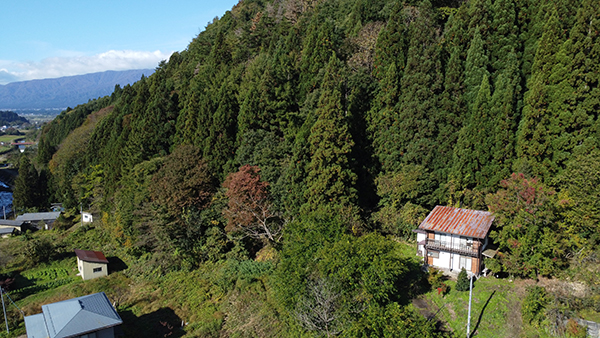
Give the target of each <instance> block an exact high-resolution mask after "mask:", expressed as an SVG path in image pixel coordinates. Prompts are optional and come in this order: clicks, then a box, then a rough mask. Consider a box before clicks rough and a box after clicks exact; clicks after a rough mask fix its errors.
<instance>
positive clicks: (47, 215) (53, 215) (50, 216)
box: [17, 211, 60, 222]
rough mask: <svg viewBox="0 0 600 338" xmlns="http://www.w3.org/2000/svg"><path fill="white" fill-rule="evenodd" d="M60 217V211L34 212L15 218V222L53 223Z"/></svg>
mask: <svg viewBox="0 0 600 338" xmlns="http://www.w3.org/2000/svg"><path fill="white" fill-rule="evenodd" d="M58 216H60V211H55V212H35V213H29V214H23V215H19V216H17V221H21V222H36V221H42V220H43V221H53V220H55V219H57V218H58Z"/></svg>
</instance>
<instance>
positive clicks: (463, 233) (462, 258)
mask: <svg viewBox="0 0 600 338" xmlns="http://www.w3.org/2000/svg"><path fill="white" fill-rule="evenodd" d="M493 221H494V216H493V215H492V213H490V212H487V211H479V210H469V209H460V208H453V207H444V206H439V205H438V206H436V207H435V208H434V209H433V210H432V211H431V212H430V213H429V215H428V216H427V217H426V218H425V220H424V221H423V222H422V223H421V225H419V228H418V229H417V230H415V232H416V233H417V255H418V256H421V257H423V260H424V262H425V263H426V264H427V265H429V266H434V267H438V268H442V269H447V270H450V271H452V270H460V269H462V268H465V270H467V272H471V273H473V274H475V275H479V274H480V273H481V271H482V269H483V251H484V250H485V249H486V247H487V245H488V233H489V231H490V227H491V225H492V222H493Z"/></svg>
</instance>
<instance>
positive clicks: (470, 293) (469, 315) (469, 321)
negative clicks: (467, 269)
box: [467, 275, 473, 338]
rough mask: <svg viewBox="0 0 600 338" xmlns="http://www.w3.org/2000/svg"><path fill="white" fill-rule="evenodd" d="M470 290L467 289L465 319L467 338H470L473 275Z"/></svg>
mask: <svg viewBox="0 0 600 338" xmlns="http://www.w3.org/2000/svg"><path fill="white" fill-rule="evenodd" d="M470 281H471V283H470V288H469V314H468V318H467V338H469V337H470V333H471V297H472V296H473V275H471V279H470Z"/></svg>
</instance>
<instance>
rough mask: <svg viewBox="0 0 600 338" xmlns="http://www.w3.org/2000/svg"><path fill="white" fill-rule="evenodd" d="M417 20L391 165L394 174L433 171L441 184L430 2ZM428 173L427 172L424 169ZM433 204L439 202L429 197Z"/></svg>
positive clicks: (438, 84)
mask: <svg viewBox="0 0 600 338" xmlns="http://www.w3.org/2000/svg"><path fill="white" fill-rule="evenodd" d="M414 10H415V11H416V15H417V17H416V18H414V21H413V22H412V23H411V24H410V26H409V28H408V29H409V32H410V35H411V36H412V37H413V38H412V39H411V40H410V42H409V48H408V56H407V63H406V69H405V71H404V76H403V78H402V81H401V92H402V96H401V98H400V102H399V104H398V107H397V111H398V115H397V117H396V119H395V121H394V124H393V126H392V128H393V129H394V131H393V133H392V135H393V137H394V138H393V140H392V141H393V142H390V144H391V145H392V147H393V148H392V149H390V150H389V153H390V159H389V161H388V162H389V163H393V164H392V168H391V169H390V170H392V171H398V170H401V167H402V166H403V165H405V164H416V165H422V166H424V167H425V168H426V169H428V170H429V171H430V172H433V174H434V175H435V176H438V177H437V178H435V177H434V178H432V180H434V181H436V180H437V181H438V182H439V180H440V179H441V177H443V171H442V170H437V171H436V169H440V167H442V166H443V165H445V164H442V163H440V162H437V160H439V157H437V153H436V152H437V151H438V147H437V145H436V136H437V133H438V129H439V127H440V124H441V123H445V122H444V121H439V116H438V95H439V94H440V92H441V90H442V84H443V83H442V81H443V78H442V75H441V61H440V52H441V50H440V36H439V34H438V33H439V31H438V30H437V29H436V26H435V23H436V20H435V16H434V12H433V9H432V8H431V3H430V2H429V1H423V3H422V4H421V6H419V7H418V9H414ZM425 171H427V170H425ZM430 198H431V200H430V203H432V204H433V203H436V202H435V201H434V199H435V197H433V195H431V196H430Z"/></svg>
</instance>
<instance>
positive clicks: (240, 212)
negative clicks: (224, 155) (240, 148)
mask: <svg viewBox="0 0 600 338" xmlns="http://www.w3.org/2000/svg"><path fill="white" fill-rule="evenodd" d="M223 187H224V188H225V189H227V190H226V192H225V195H226V196H227V198H228V199H229V202H228V204H227V207H226V208H225V209H223V215H224V216H225V218H226V219H227V227H226V228H225V229H226V230H227V231H229V232H235V231H240V232H242V233H244V234H246V236H249V237H252V238H257V239H264V238H266V239H268V240H269V241H272V242H277V241H279V239H281V232H282V229H283V221H282V219H281V217H280V214H279V213H278V212H277V211H276V210H275V208H274V206H273V203H272V201H271V198H270V196H269V183H268V182H264V181H261V180H260V168H259V167H257V166H251V165H248V164H247V165H244V166H242V167H241V168H240V170H239V171H237V172H235V173H231V174H229V175H228V176H227V178H226V179H225V182H224V183H223Z"/></svg>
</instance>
